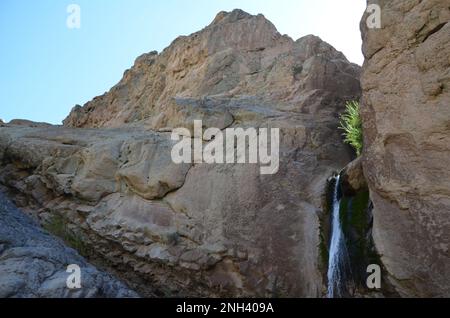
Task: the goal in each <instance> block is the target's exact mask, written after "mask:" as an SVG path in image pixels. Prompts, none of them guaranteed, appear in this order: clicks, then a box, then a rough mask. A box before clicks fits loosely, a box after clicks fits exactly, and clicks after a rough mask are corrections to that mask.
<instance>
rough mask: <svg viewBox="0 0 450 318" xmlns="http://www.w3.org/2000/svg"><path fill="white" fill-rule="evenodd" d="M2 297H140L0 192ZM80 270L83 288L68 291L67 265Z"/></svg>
mask: <svg viewBox="0 0 450 318" xmlns="http://www.w3.org/2000/svg"><path fill="white" fill-rule="evenodd" d="M0 220H1V226H0V298H4V297H15V298H18V297H26V298H34V297H46V298H67V297H71V298H80V297H83V298H85V297H95V298H99V297H102V298H116V297H137V296H138V295H137V294H136V293H135V292H134V291H132V290H130V289H129V288H128V287H127V286H126V285H125V284H123V283H122V282H120V281H118V280H117V279H115V278H113V277H112V276H111V275H110V274H106V273H104V272H102V271H99V270H98V269H96V268H95V267H93V266H92V265H90V264H88V263H87V262H86V260H85V259H84V258H83V257H81V256H80V255H79V254H78V253H77V252H76V251H75V250H73V249H70V248H67V247H66V246H64V244H63V243H62V242H61V241H60V240H57V239H55V238H53V237H52V236H50V235H49V234H48V233H46V232H45V231H43V230H42V229H40V228H39V226H38V225H37V224H36V223H35V222H34V221H33V220H32V219H31V218H30V217H28V216H26V215H25V214H24V213H23V212H22V211H19V210H18V209H17V208H16V207H15V206H14V205H13V204H12V203H11V202H10V201H9V200H8V199H7V198H6V197H5V196H4V194H3V193H2V192H0ZM71 264H74V265H77V266H79V267H80V270H81V273H82V275H81V278H80V283H81V288H80V289H78V288H77V289H69V288H67V285H66V281H67V279H68V278H69V275H70V273H67V267H68V265H71Z"/></svg>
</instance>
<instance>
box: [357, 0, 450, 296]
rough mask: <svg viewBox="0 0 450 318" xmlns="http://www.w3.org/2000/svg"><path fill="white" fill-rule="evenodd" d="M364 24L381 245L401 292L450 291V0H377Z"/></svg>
mask: <svg viewBox="0 0 450 318" xmlns="http://www.w3.org/2000/svg"><path fill="white" fill-rule="evenodd" d="M370 2H371V3H376V4H379V5H380V6H381V12H382V24H383V25H382V29H380V30H377V29H367V27H366V26H365V23H364V21H365V18H366V17H364V18H363V21H362V24H361V25H362V31H363V39H364V46H363V49H364V54H365V57H366V62H365V64H364V71H363V75H362V87H363V106H362V110H363V122H364V132H365V147H366V148H365V151H364V162H363V165H364V174H365V176H366V177H367V179H368V184H369V187H370V190H371V198H372V200H373V203H374V211H373V215H374V229H373V234H374V241H375V245H376V247H377V249H378V251H379V253H380V254H381V255H382V261H383V264H384V265H385V267H386V269H387V271H388V273H389V280H390V281H391V283H392V284H394V286H395V287H396V289H397V291H398V292H399V293H400V294H401V295H403V296H418V297H448V296H450V266H449V264H450V254H449V244H450V221H449V217H448V216H449V215H448V212H449V211H450V170H449V168H448V167H449V166H450V126H449V118H450V108H449V107H448V106H449V104H450V77H449V65H450V64H449V63H450V60H449V56H450V41H449V38H450V23H448V22H449V21H450V8H449V5H448V4H449V3H448V1H447V0H430V1H407V0H399V1H382V0H378V1H370Z"/></svg>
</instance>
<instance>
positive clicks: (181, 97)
mask: <svg viewBox="0 0 450 318" xmlns="http://www.w3.org/2000/svg"><path fill="white" fill-rule="evenodd" d="M359 94H360V88H359V67H358V66H356V65H354V64H351V63H349V62H348V61H347V59H346V58H345V57H344V56H343V54H342V53H340V52H337V51H336V50H335V49H334V48H332V47H331V46H330V45H328V44H327V43H325V42H323V41H321V40H320V39H319V38H317V37H314V36H306V37H303V38H301V39H299V40H297V41H293V40H292V39H290V38H289V37H287V36H282V35H280V34H279V33H278V32H277V31H276V29H275V27H274V26H273V25H272V24H271V23H270V22H269V21H267V20H266V19H265V18H264V17H263V16H262V15H258V16H252V15H249V14H247V13H245V12H243V11H240V10H235V11H233V12H231V13H220V14H219V15H218V16H217V17H216V18H215V20H214V21H213V23H212V24H211V25H209V26H207V27H206V28H205V29H203V30H202V31H200V32H197V33H194V34H192V35H190V36H187V37H180V38H178V39H177V40H175V41H174V42H173V43H172V44H171V45H170V46H169V47H168V48H167V49H165V50H164V51H163V52H162V53H160V54H157V53H155V52H153V53H149V54H145V55H143V56H141V57H139V58H138V59H137V60H136V63H135V65H134V66H133V67H132V68H131V69H130V70H128V71H127V72H125V75H124V78H123V79H122V80H121V81H120V83H119V84H117V85H116V86H115V87H114V88H112V89H111V91H110V92H108V93H106V94H105V95H103V96H100V97H97V98H95V99H94V100H92V101H91V102H89V103H87V104H86V105H85V106H84V107H81V106H77V107H75V108H74V109H73V110H72V112H71V113H70V115H69V116H68V117H67V118H66V120H65V121H64V124H65V127H26V126H17V125H6V127H2V128H0V160H1V162H2V165H1V169H0V182H1V183H2V184H5V185H7V186H8V188H9V189H10V190H11V194H12V195H14V197H15V200H16V202H17V203H19V204H20V205H22V206H24V207H28V208H30V209H31V210H33V211H35V213H36V214H37V215H38V217H39V219H40V220H41V221H42V222H43V223H44V224H46V223H49V222H51V220H52V219H53V218H54V217H55V216H58V217H61V218H63V219H64V222H66V223H67V226H68V227H69V228H71V230H72V231H73V232H74V233H76V235H77V236H78V237H79V238H80V239H81V240H83V242H85V243H86V244H87V245H88V246H90V247H93V248H94V249H95V255H96V256H99V257H100V258H101V259H102V260H103V261H104V262H105V263H106V264H107V265H109V266H110V267H111V268H113V269H114V270H115V271H116V272H117V273H119V275H121V277H123V278H125V279H127V280H128V281H129V282H130V283H131V285H132V287H133V288H136V289H137V290H139V291H141V292H142V293H143V295H159V296H322V295H323V293H324V292H325V284H326V282H324V281H323V279H322V277H323V275H322V274H323V273H321V271H320V256H319V246H320V238H319V237H320V235H319V217H320V216H321V215H322V214H323V213H324V206H325V204H324V202H325V191H326V181H327V178H328V177H329V176H330V175H331V174H332V173H333V172H334V171H336V170H339V169H341V168H342V167H343V166H345V164H346V163H348V162H349V161H350V157H351V154H350V152H349V151H348V149H347V147H346V146H344V145H343V143H342V140H341V136H340V134H341V133H340V131H339V130H338V129H337V126H338V114H339V113H340V112H342V110H343V106H344V102H345V101H346V100H350V99H355V98H358V97H359ZM194 119H201V120H203V124H204V125H205V127H217V128H219V129H224V128H226V127H256V128H257V127H277V128H280V143H281V145H280V170H279V172H278V173H277V174H275V175H266V176H264V175H261V174H260V171H259V166H258V165H249V164H226V165H223V164H213V165H208V164H195V165H191V164H183V165H176V164H174V163H173V162H172V160H171V157H170V150H171V147H172V146H173V142H172V141H171V140H170V131H171V130H172V129H173V128H176V127H187V128H191V127H192V125H193V120H194ZM325 266H326V264H325ZM133 284H134V285H133Z"/></svg>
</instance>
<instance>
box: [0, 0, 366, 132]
mask: <svg viewBox="0 0 450 318" xmlns="http://www.w3.org/2000/svg"><path fill="white" fill-rule="evenodd" d="M365 2H366V1H365V0H340V1H336V0H239V1H238V0H164V1H160V0H70V1H65V0H39V1H29V0H1V1H0V69H1V75H0V96H1V103H0V118H1V119H3V120H5V121H9V120H11V119H14V118H25V119H30V120H34V121H46V122H50V123H54V124H60V123H61V120H63V119H64V118H65V116H66V115H67V114H68V113H69V111H70V109H71V108H72V107H73V106H74V105H75V104H80V105H83V104H84V103H85V102H87V101H89V100H91V99H92V98H93V97H95V96H98V95H101V94H103V93H104V92H105V91H108V90H109V89H110V88H111V87H112V86H113V85H114V84H116V83H117V82H118V81H119V80H120V78H121V77H122V75H123V72H124V71H125V70H126V69H128V68H130V67H131V66H132V65H133V62H134V60H135V59H136V57H138V56H139V55H141V54H142V53H145V52H149V51H152V50H157V51H159V52H160V51H161V50H162V49H164V48H165V47H166V46H168V45H169V44H170V43H171V42H172V40H173V39H175V38H176V37H177V36H179V35H188V34H190V33H192V32H195V31H198V30H199V29H201V28H203V27H204V26H206V25H208V24H209V23H210V22H211V21H212V20H213V18H214V17H215V15H216V14H217V13H218V12H219V11H222V10H226V11H231V10H232V9H235V8H241V9H243V10H245V11H247V12H249V13H252V14H257V13H262V14H264V15H265V16H266V17H267V18H268V19H269V20H271V21H272V22H273V23H274V24H275V26H276V27H277V28H278V31H279V32H280V33H282V34H288V35H289V36H291V37H292V38H294V39H297V38H299V37H301V36H303V35H306V34H315V35H318V36H320V37H321V38H322V39H323V40H325V41H327V42H329V43H330V44H332V45H333V46H334V47H336V48H337V49H338V50H340V51H342V52H344V54H345V55H346V56H347V58H348V59H349V60H350V61H352V62H355V63H358V64H361V63H362V61H363V58H362V54H361V36H360V33H359V20H360V17H361V16H362V14H363V11H364V9H365ZM69 4H77V5H79V6H80V8H81V28H80V29H69V28H67V25H66V20H67V17H68V15H69V14H68V13H67V12H66V9H67V6H68V5H69Z"/></svg>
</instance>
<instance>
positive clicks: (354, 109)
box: [339, 101, 363, 156]
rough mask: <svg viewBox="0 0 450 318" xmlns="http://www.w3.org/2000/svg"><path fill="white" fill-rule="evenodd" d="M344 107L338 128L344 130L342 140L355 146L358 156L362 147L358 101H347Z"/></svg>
mask: <svg viewBox="0 0 450 318" xmlns="http://www.w3.org/2000/svg"><path fill="white" fill-rule="evenodd" d="M345 108H346V109H345V113H344V114H343V115H342V116H341V123H340V127H339V129H342V130H344V134H343V135H344V137H345V139H344V141H345V142H346V143H348V144H349V145H351V146H352V147H353V148H355V150H356V154H357V155H358V156H360V155H361V153H362V149H363V131H362V120H361V114H360V108H359V103H358V102H357V101H350V102H347V104H346V105H345Z"/></svg>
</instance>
